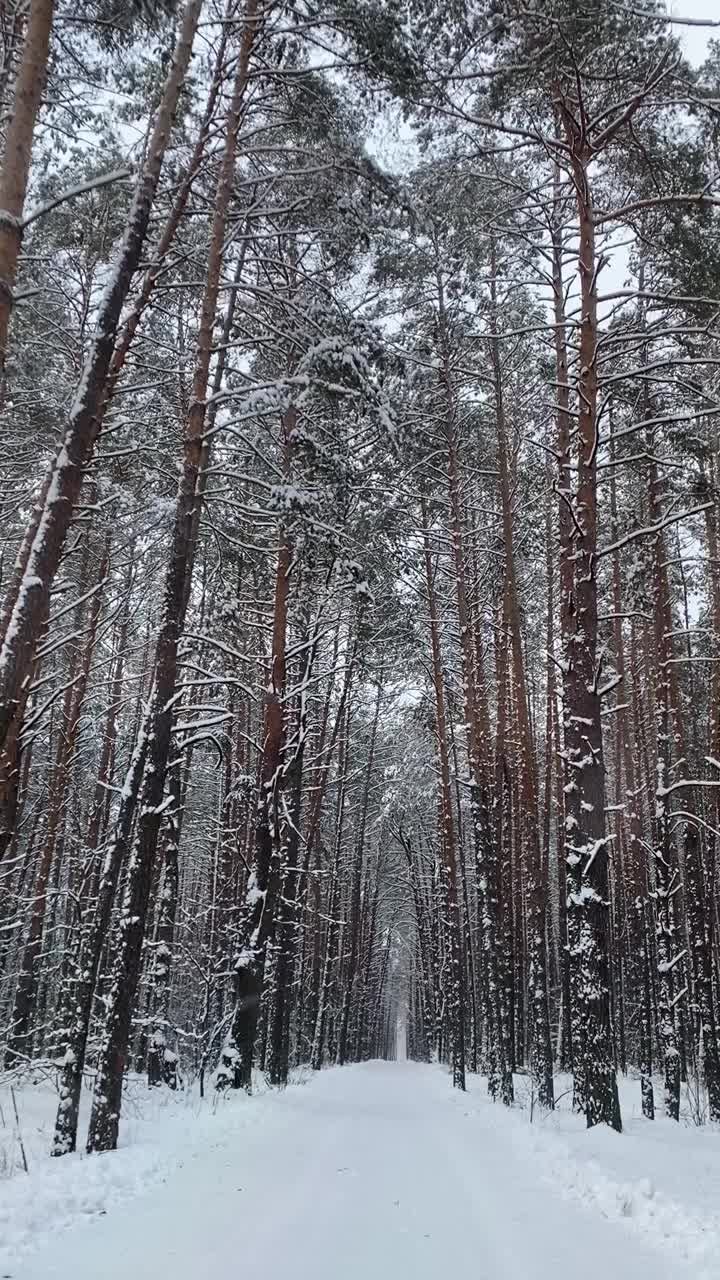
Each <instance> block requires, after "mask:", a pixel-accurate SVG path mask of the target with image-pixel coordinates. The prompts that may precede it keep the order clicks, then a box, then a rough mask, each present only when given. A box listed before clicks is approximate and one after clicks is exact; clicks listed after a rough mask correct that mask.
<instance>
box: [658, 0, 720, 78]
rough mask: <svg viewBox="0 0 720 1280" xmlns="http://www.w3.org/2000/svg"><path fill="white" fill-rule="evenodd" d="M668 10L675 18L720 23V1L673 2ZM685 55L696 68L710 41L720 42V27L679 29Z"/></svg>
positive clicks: (687, 0) (674, 0)
mask: <svg viewBox="0 0 720 1280" xmlns="http://www.w3.org/2000/svg"><path fill="white" fill-rule="evenodd" d="M668 9H669V11H670V13H671V15H672V16H673V17H678V18H697V19H701V20H704V21H706V22H718V23H720V3H718V0H672V3H671V4H669V5H668ZM677 31H678V34H679V36H680V39H681V40H682V43H683V46H684V49H685V53H686V54H687V56H688V58H689V59H690V61H691V62H692V63H694V64H695V65H696V66H697V65H698V63H700V62H702V61H703V59H704V58H705V54H706V52H707V46H708V40H711V39H713V38H715V39H717V40H720V26H718V27H715V28H714V29H713V28H712V27H678V28H677Z"/></svg>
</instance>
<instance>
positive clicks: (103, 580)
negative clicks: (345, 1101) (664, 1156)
mask: <svg viewBox="0 0 720 1280" xmlns="http://www.w3.org/2000/svg"><path fill="white" fill-rule="evenodd" d="M680 31H681V27H680V28H679V27H678V26H677V25H676V24H675V23H674V22H672V21H670V20H668V19H667V17H666V15H665V13H664V10H662V9H661V8H660V6H654V5H653V4H650V3H643V4H642V5H637V6H636V5H621V4H618V3H615V2H614V0H602V3H598V2H597V0H594V2H593V3H590V2H589V0H588V3H587V4H585V3H577V2H573V0H549V2H548V3H547V4H545V5H543V6H541V7H534V6H532V5H529V4H526V3H525V2H524V0H469V2H467V3H462V2H460V0H457V2H456V3H453V4H450V5H446V6H435V5H429V4H427V3H424V2H423V0H405V3H402V4H395V3H390V0H363V3H360V4H356V3H353V4H346V3H345V0H339V3H336V4H334V5H332V6H330V5H325V4H323V3H318V4H314V3H310V0H288V2H282V0H264V2H263V0H187V2H186V3H185V4H178V5H173V4H167V5H162V6H161V5H144V4H141V3H134V4H129V3H124V4H118V3H115V0H74V2H71V0H55V2H53V0H29V2H28V3H26V2H25V0H9V2H8V3H7V4H6V5H5V6H4V8H3V12H2V16H1V17H0V130H1V132H2V162H1V165H0V376H1V378H2V382H1V383H0V420H1V425H2V433H3V440H4V446H5V447H4V450H3V458H2V462H1V463H0V465H1V467H2V476H3V486H2V489H3V499H2V547H3V552H2V579H1V581H2V592H3V603H2V611H1V614H0V633H1V634H2V648H1V650H0V1010H1V1018H0V1026H2V1030H3V1036H2V1046H3V1055H4V1065H5V1069H6V1070H7V1071H10V1072H14V1073H25V1072H32V1071H37V1070H41V1069H43V1070H49V1071H52V1072H54V1073H55V1075H56V1077H57V1080H58V1090H59V1105H58V1117H57V1124H56V1131H55V1137H54V1143H53V1153H54V1154H56V1155H62V1154H64V1153H65V1152H67V1151H71V1150H73V1149H74V1148H75V1145H76V1143H77V1142H78V1141H79V1140H80V1141H81V1140H82V1137H81V1138H78V1117H79V1103H80V1098H81V1092H82V1088H83V1082H86V1083H87V1085H88V1087H89V1088H91V1089H92V1091H93V1095H92V1108H91V1116H90V1125H89V1132H88V1137H87V1144H88V1148H89V1149H90V1150H104V1149H108V1148H112V1147H114V1146H115V1145H116V1142H117V1135H118V1126H119V1122H120V1116H121V1108H122V1090H123V1080H124V1078H125V1075H126V1073H127V1072H128V1071H137V1072H147V1076H148V1082H149V1085H150V1086H156V1087H171V1088H176V1087H177V1086H178V1083H180V1082H185V1081H187V1080H189V1079H195V1078H198V1077H199V1079H200V1081H201V1086H202V1088H203V1089H205V1088H213V1089H218V1090H230V1089H238V1088H246V1089H249V1088H251V1085H252V1073H253V1070H254V1069H260V1070H261V1071H263V1072H264V1073H265V1074H266V1076H267V1077H268V1079H269V1080H270V1081H271V1083H273V1084H275V1085H283V1084H284V1083H286V1081H287V1079H288V1074H289V1072H290V1070H291V1069H292V1068H293V1067H295V1066H297V1065H300V1064H308V1065H310V1066H311V1067H312V1068H313V1069H319V1068H321V1067H322V1066H323V1065H324V1064H326V1063H329V1062H337V1063H340V1064H343V1063H345V1062H348V1061H357V1060H361V1059H363V1058H368V1057H371V1056H393V1055H394V1054H395V1052H396V1051H397V1040H398V1035H401V1036H402V1037H403V1038H404V1039H405V1040H406V1042H407V1050H408V1053H409V1054H410V1055H411V1056H412V1057H416V1058H419V1059H423V1060H425V1059H429V1058H431V1057H438V1058H439V1059H440V1060H441V1061H443V1062H447V1063H448V1064H449V1065H450V1067H451V1070H452V1077H453V1082H454V1084H455V1085H456V1086H457V1087H458V1088H464V1087H465V1077H466V1072H468V1071H473V1072H477V1071H481V1072H483V1073H484V1074H486V1075H487V1080H488V1089H489V1091H490V1094H491V1095H492V1096H493V1097H494V1098H496V1099H497V1100H498V1101H500V1102H504V1103H506V1104H509V1103H511V1102H512V1101H513V1094H514V1087H515V1084H514V1082H515V1078H516V1076H517V1073H518V1072H525V1071H526V1072H528V1073H529V1076H530V1081H531V1088H532V1092H533V1096H534V1099H535V1100H536V1102H537V1104H538V1105H540V1106H541V1107H544V1108H551V1107H552V1106H553V1104H554V1090H555V1079H554V1078H555V1075H556V1073H557V1072H558V1071H566V1072H572V1076H573V1093H574V1101H575V1105H576V1107H577V1108H578V1109H579V1110H582V1111H583V1112H584V1113H585V1115H586V1117H587V1122H588V1124H589V1125H592V1124H596V1123H599V1122H604V1123H608V1124H610V1125H612V1126H614V1127H615V1128H618V1129H619V1128H620V1127H621V1115H620V1106H619V1101H618V1089H617V1074H618V1072H623V1073H627V1072H630V1073H632V1074H633V1075H634V1076H636V1077H637V1078H638V1081H639V1085H638V1088H639V1091H640V1095H641V1098H642V1108H643V1113H644V1114H645V1115H646V1116H647V1117H648V1118H652V1117H653V1115H654V1109H655V1086H654V1081H655V1080H656V1078H657V1076H658V1075H661V1076H662V1077H663V1107H664V1109H665V1110H666V1112H667V1114H669V1115H670V1116H672V1117H674V1118H675V1119H677V1118H678V1117H679V1115H680V1108H681V1096H682V1084H683V1081H685V1082H687V1083H688V1085H689V1094H690V1096H692V1098H693V1099H694V1106H695V1109H696V1112H697V1114H698V1116H706V1117H707V1118H709V1119H712V1120H716V1121H717V1120H718V1119H720V1041H719V1036H720V1031H719V1029H718V1022H719V1019H720V946H719V944H720V935H719V933H718V929H719V926H720V918H719V916H718V889H719V887H720V885H719V879H718V876H719V872H718V866H717V860H716V841H717V839H718V832H719V829H720V811H719V809H718V806H719V805H720V790H719V789H718V788H719V787H720V698H719V694H720V687H719V685H718V681H719V680H720V559H719V557H720V550H719V546H718V537H719V536H720V535H719V534H718V498H719V494H718V449H719V447H720V446H719V443H718V433H717V426H716V417H717V413H718V407H719V404H720V402H719V401H718V397H717V385H718V383H717V367H718V359H719V355H718V353H719V352H720V346H718V347H716V345H715V344H716V341H717V339H718V330H717V328H716V325H717V319H718V308H719V305H720V303H719V301H718V299H719V294H718V285H719V282H720V255H719V254H718V248H717V246H718V244H719V243H720V236H719V232H720V219H719V217H718V212H717V210H718V204H719V203H720V196H718V194H717V193H718V136H717V128H718V111H717V101H718V81H719V77H720V60H719V58H718V48H717V46H715V45H713V44H712V42H711V43H710V46H709V54H708V58H707V60H706V62H705V64H704V65H703V66H702V67H700V68H695V67H692V66H690V65H689V64H688V62H687V61H686V60H685V58H684V56H683V52H682V45H681V42H680V41H679V32H680ZM393 130H394V131H395V136H394V139H393V137H392V136H390V137H388V136H387V135H388V134H392V131H393ZM383 135H386V136H385V140H384V142H383V143H382V144H381V145H379V144H378V142H377V139H378V137H380V138H382V137H383Z"/></svg>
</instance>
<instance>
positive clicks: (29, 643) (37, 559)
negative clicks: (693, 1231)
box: [0, 0, 202, 764]
mask: <svg viewBox="0 0 720 1280" xmlns="http://www.w3.org/2000/svg"><path fill="white" fill-rule="evenodd" d="M201 7H202V0H188V3H187V5H186V7H185V10H184V12H183V16H182V19H181V22H180V28H179V32H178V37H177V41H176V45H175V53H174V56H173V61H172V65H171V68H170V71H169V73H168V76H167V79H166V82H165V88H164V90H163V96H162V100H161V103H160V106H159V108H158V111H157V113H156V116H155V123H154V126H153V131H152V136H151V138H150V141H149V143H148V148H147V157H146V160H145V164H144V167H143V170H142V172H141V174H140V177H139V179H138V183H137V186H136V189H135V195H134V199H133V203H132V207H131V209H130V213H129V215H128V221H127V226H126V230H125V235H124V237H123V241H122V244H121V246H120V249H119V251H118V254H117V257H116V259H115V263H114V266H113V270H112V271H111V273H110V278H109V281H108V285H107V288H106V290H105V293H104V295H103V298H102V300H101V302H100V304H99V307H98V314H97V320H96V325H95V333H94V336H93V340H92V342H91V344H90V349H89V352H88V354H87V357H86V359H85V362H84V366H83V369H82V374H81V378H80V382H79V385H78V388H77V391H76V394H75V398H74V401H73V404H72V407H71V409H70V415H69V422H68V425H67V427H66V430H65V434H64V437H63V440H62V443H61V445H60V447H59V448H58V451H57V453H56V455H55V458H54V460H53V462H52V464H51V467H50V468H49V473H48V476H47V477H46V480H45V483H44V485H43V497H42V500H41V502H40V503H39V504H38V505H37V513H36V514H35V515H34V516H33V518H32V522H31V523H32V525H33V529H32V539H31V540H30V538H29V537H28V538H26V539H24V541H23V545H22V547H21V551H20V553H19V556H18V561H17V566H18V569H19V572H18V573H17V574H15V575H14V578H13V581H14V584H15V586H16V588H17V590H16V592H15V598H14V600H13V601H12V602H11V603H10V608H9V609H8V610H7V619H6V626H5V631H4V634H3V637H2V648H1V649H0V760H2V759H3V755H4V753H6V751H7V746H8V743H9V742H12V740H13V737H16V736H17V734H18V725H19V723H21V721H22V716H23V711H24V699H23V692H24V690H25V689H26V688H27V683H28V678H29V676H30V672H31V670H32V667H33V663H34V662H35V657H36V653H37V646H38V641H39V638H40V634H41V632H42V628H43V626H44V624H45V620H46V618H47V616H48V609H49V601H50V592H51V589H52V585H53V582H54V580H55V575H56V573H57V571H58V568H59V566H60V563H61V560H62V557H63V552H64V548H65V540H66V537H67V533H68V529H69V528H70V524H71V521H72V519H73V514H74V511H75V507H76V504H77V501H78V498H79V496H80V490H81V486H82V482H83V477H84V475H85V472H86V468H87V465H88V463H89V462H90V460H91V458H92V454H93V449H94V445H95V441H96V438H97V433H98V429H99V423H100V417H101V415H100V408H101V403H102V398H103V395H104V392H105V384H106V380H107V377H108V372H109V369H110V362H111V359H112V355H113V350H114V346H115V334H116V331H117V326H118V322H119V319H120V313H121V311H122V308H123V305H124V303H125V300H126V298H127V295H128V291H129V289H130V284H131V281H132V277H133V274H134V272H135V271H136V269H137V267H138V264H139V262H140V257H141V254H142V249H143V245H144V243H145V238H146V235H147V229H148V224H149V221H150V213H151V210H152V205H153V201H154V198H155V193H156V190H157V186H158V182H159V178H160V172H161V169H162V163H163V158H164V155H165V150H166V148H167V145H168V140H169V136H170V131H171V127H172V124H173V120H174V118H175V112H176V108H177V103H178V98H179V96H180V90H181V88H182V85H183V82H184V79H185V74H186V71H187V68H188V65H189V62H190V55H191V51H192V44H193V39H194V36H195V30H196V27H197V23H198V19H199V16H200V10H201ZM13 589H14V590H15V587H14V588H13ZM10 763H11V764H12V754H11V757H10Z"/></svg>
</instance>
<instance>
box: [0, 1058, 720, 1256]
mask: <svg viewBox="0 0 720 1280" xmlns="http://www.w3.org/2000/svg"><path fill="white" fill-rule="evenodd" d="M563 1086H564V1082H563V1080H562V1078H561V1079H560V1080H558V1093H561V1092H562V1091H563ZM622 1091H623V1104H624V1120H625V1132H624V1133H623V1134H622V1135H618V1134H615V1133H612V1132H610V1131H609V1130H606V1129H595V1130H592V1131H590V1132H588V1131H587V1130H586V1129H585V1128H584V1126H583V1123H582V1121H581V1119H580V1118H578V1117H577V1116H574V1115H573V1114H572V1112H571V1111H570V1108H569V1093H566V1094H565V1096H564V1097H562V1098H561V1101H560V1106H559V1108H558V1110H557V1112H556V1113H555V1114H553V1115H551V1116H542V1115H540V1114H539V1113H538V1112H537V1111H536V1110H535V1111H534V1113H533V1114H532V1117H531V1109H530V1107H529V1106H528V1098H527V1096H526V1095H527V1082H525V1081H523V1080H522V1079H521V1078H519V1079H518V1102H519V1105H518V1106H517V1107H516V1108H515V1109H514V1110H513V1111H512V1112H507V1111H505V1110H504V1109H502V1108H501V1107H499V1106H493V1105H492V1104H491V1103H490V1102H488V1100H487V1097H486V1090H485V1083H484V1081H482V1080H480V1079H478V1078H470V1088H469V1091H468V1093H467V1094H464V1095H463V1094H459V1093H456V1092H453V1090H452V1089H451V1088H450V1083H449V1080H448V1077H447V1075H446V1073H445V1072H444V1071H443V1070H441V1069H440V1068H438V1067H427V1066H419V1065H417V1064H413V1063H375V1062H373V1063H367V1064H363V1065H361V1066H353V1067H345V1068H342V1069H331V1070H328V1071H324V1072H322V1073H320V1074H319V1075H315V1076H313V1075H310V1074H305V1075H302V1074H301V1075H300V1076H298V1078H297V1079H296V1082H295V1083H294V1084H293V1086H292V1087H290V1088H288V1089H287V1090H286V1091H285V1092H283V1093H277V1092H270V1091H267V1090H263V1089H262V1087H261V1089H260V1090H259V1091H258V1092H257V1093H256V1094H255V1095H254V1096H253V1098H252V1099H248V1098H247V1097H245V1096H244V1095H243V1096H234V1097H232V1098H229V1099H224V1100H223V1101H221V1102H220V1104H219V1105H217V1104H216V1103H215V1102H214V1100H213V1098H212V1097H210V1098H208V1099H206V1100H205V1101H204V1102H201V1101H200V1099H199V1098H198V1097H197V1095H195V1094H193V1093H191V1092H188V1093H183V1094H178V1095H170V1094H168V1093H166V1092H165V1091H162V1092H161V1091H153V1092H152V1093H150V1094H148V1091H147V1090H146V1088H145V1087H144V1084H143V1083H142V1082H141V1081H139V1080H138V1081H131V1083H130V1085H129V1088H128V1093H127V1096H126V1101H125V1106H124V1112H123V1121H122V1126H121V1143H122V1145H121V1149H120V1150H118V1151H117V1152H113V1153H110V1154H105V1155H96V1156H91V1157H86V1156H84V1155H80V1154H78V1155H76V1156H71V1157H66V1158H64V1159H62V1160H52V1159H50V1157H49V1156H48V1154H47V1153H48V1149H49V1140H50V1131H51V1127H52V1121H53V1114H54V1112H53V1101H54V1097H53V1090H52V1085H51V1081H49V1080H48V1081H47V1082H46V1083H38V1084H36V1085H34V1086H33V1085H25V1086H24V1087H22V1088H20V1089H17V1090H16V1097H17V1104H18V1111H19V1116H20V1126H21V1132H22V1137H23V1141H24V1145H25V1151H26V1156H27V1162H28V1167H29V1172H28V1173H27V1174H26V1173H25V1172H24V1170H23V1165H22V1156H21V1153H20V1148H19V1142H18V1137H17V1134H16V1132H15V1125H14V1117H13V1108H12V1100H11V1098H10V1095H9V1091H8V1088H7V1087H6V1086H5V1085H4V1084H3V1083H2V1082H0V1108H2V1111H1V1114H0V1277H12V1280H98V1277H100V1276H102V1277H103V1280H120V1278H121V1277H123V1280H124V1278H125V1277H127V1276H128V1275H130V1276H132V1277H133V1280H145V1278H146V1277H147V1280H150V1277H156V1276H157V1274H158V1273H169V1274H172V1276H173V1280H191V1278H192V1280H197V1278H198V1277H199V1276H202V1275H213V1274H215V1275H229V1274H233V1275H235V1274H240V1273H241V1272H242V1273H243V1274H253V1273H255V1274H262V1275H263V1276H264V1277H265V1280H283V1278H284V1277H286V1276H287V1275H288V1274H291V1275H292V1276H293V1277H294V1278H295V1280H310V1278H311V1277H312V1280H338V1277H339V1276H342V1277H343V1280H385V1277H388V1278H389V1277H393V1280H395V1277H398V1276H399V1277H413V1280H425V1277H428V1280H429V1278H430V1277H433V1280H437V1276H438V1275H444V1274H452V1273H453V1269H454V1268H456V1267H457V1268H462V1274H464V1275H468V1276H472V1277H473V1278H474V1280H516V1278H517V1280H530V1277H533V1278H536V1280H545V1277H547V1278H548V1280H550V1277H552V1280H570V1277H573V1280H576V1278H577V1276H578V1275H579V1274H581V1275H582V1276H583V1278H584V1280H601V1278H602V1280H607V1278H608V1276H612V1277H613V1280H622V1278H623V1277H628V1280H630V1278H631V1277H632V1280H650V1277H652V1280H671V1278H676V1280H679V1278H680V1277H684V1276H687V1277H693V1278H694V1280H720V1133H719V1132H718V1131H717V1130H716V1129H712V1128H708V1127H696V1126H694V1125H693V1124H692V1123H691V1119H690V1117H689V1116H687V1117H686V1122H685V1123H683V1124H681V1125H679V1126H678V1125H672V1124H671V1123H670V1122H669V1121H666V1120H664V1119H662V1118H660V1119H658V1120H657V1121H655V1122H654V1123H649V1122H647V1121H644V1120H643V1119H642V1117H641V1116H640V1114H639V1086H638V1085H637V1083H635V1082H632V1081H626V1082H623V1085H622ZM523 1104H524V1105H523ZM228 1267H231V1268H232V1270H228Z"/></svg>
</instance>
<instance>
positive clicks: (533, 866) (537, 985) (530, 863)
mask: <svg viewBox="0 0 720 1280" xmlns="http://www.w3.org/2000/svg"><path fill="white" fill-rule="evenodd" d="M496 288H497V286H496V262H495V249H494V242H493V247H492V250H491V284H490V290H491V302H492V311H491V317H490V357H491V363H492V370H493V383H494V392H495V419H496V426H497V439H498V464H499V471H500V498H501V504H502V528H503V543H504V555H505V589H506V602H507V618H508V623H509V626H510V648H511V655H512V664H513V687H514V692H515V712H516V719H517V727H518V738H519V743H518V746H519V753H518V767H517V771H516V775H517V783H518V797H519V809H520V815H519V816H520V842H521V856H522V857H523V863H524V866H525V870H526V882H527V885H528V903H527V913H526V924H527V930H528V935H529V937H528V946H529V972H528V992H529V1002H530V1008H531V1033H530V1042H531V1070H532V1077H533V1084H534V1087H535V1089H536V1090H537V1097H538V1102H539V1104H540V1106H541V1107H544V1108H545V1109H550V1110H551V1109H552V1108H553V1106H554V1104H555V1096H554V1088H553V1063H552V1049H551V1043H550V1016H549V1009H548V989H547V949H546V926H547V884H546V881H545V873H544V867H543V856H542V846H541V842H540V812H539V806H538V795H537V761H536V758H535V745H534V742H533V736H532V730H531V725H530V713H529V707H528V691H527V683H526V675H525V659H524V654H523V645H522V630H521V621H520V599H519V595H518V584H517V575H516V570H515V555H514V550H513V548H514V532H513V515H512V495H511V490H510V466H509V458H508V438H507V423H506V420H505V404H504V397H503V386H502V364H501V358H500V342H499V337H498V329H497V293H496Z"/></svg>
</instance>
